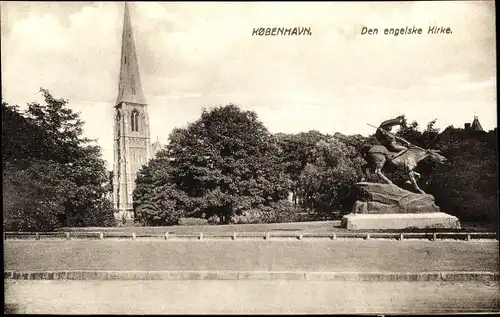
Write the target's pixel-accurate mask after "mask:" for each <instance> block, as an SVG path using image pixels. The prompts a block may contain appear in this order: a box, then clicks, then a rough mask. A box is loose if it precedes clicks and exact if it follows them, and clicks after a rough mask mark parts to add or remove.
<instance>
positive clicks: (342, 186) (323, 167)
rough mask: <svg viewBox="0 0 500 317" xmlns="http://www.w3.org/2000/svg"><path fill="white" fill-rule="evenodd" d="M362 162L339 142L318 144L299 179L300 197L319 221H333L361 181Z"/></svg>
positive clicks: (354, 152) (334, 140) (329, 141)
mask: <svg viewBox="0 0 500 317" xmlns="http://www.w3.org/2000/svg"><path fill="white" fill-rule="evenodd" d="M363 163H364V161H363V159H362V158H361V156H360V155H359V153H358V152H357V151H356V149H355V148H354V147H353V146H350V145H347V144H345V143H344V142H342V141H340V140H339V139H338V138H336V137H333V138H330V139H329V140H328V141H320V142H319V143H318V144H317V145H316V147H315V149H314V151H313V154H312V163H308V164H307V166H306V168H305V169H304V171H303V172H302V174H301V176H300V178H301V179H300V192H299V194H300V197H301V199H302V201H303V204H304V206H305V207H307V208H309V209H312V210H314V211H315V212H316V214H317V217H318V220H319V219H332V217H333V216H334V212H336V211H340V209H341V207H342V201H343V199H344V198H345V197H347V195H348V194H349V192H350V189H351V187H352V185H354V184H355V183H356V182H357V181H359V179H360V178H361V166H362V165H363Z"/></svg>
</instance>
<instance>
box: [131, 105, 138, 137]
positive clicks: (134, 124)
mask: <svg viewBox="0 0 500 317" xmlns="http://www.w3.org/2000/svg"><path fill="white" fill-rule="evenodd" d="M130 119H131V120H130V121H131V126H132V131H135V132H137V131H139V111H137V110H134V111H132V114H131V117H130Z"/></svg>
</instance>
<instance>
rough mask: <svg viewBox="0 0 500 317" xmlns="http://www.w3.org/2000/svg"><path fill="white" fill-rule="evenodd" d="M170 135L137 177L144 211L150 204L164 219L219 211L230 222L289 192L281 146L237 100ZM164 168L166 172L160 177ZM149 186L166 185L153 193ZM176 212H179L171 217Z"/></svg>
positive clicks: (138, 201) (137, 195)
mask: <svg viewBox="0 0 500 317" xmlns="http://www.w3.org/2000/svg"><path fill="white" fill-rule="evenodd" d="M169 139H170V142H169V144H168V146H167V147H166V149H165V152H162V154H161V155H160V156H161V159H160V160H158V161H152V162H151V163H150V164H148V166H147V167H145V168H144V169H143V171H141V172H140V173H139V175H138V178H137V180H136V183H137V189H136V193H135V199H136V203H135V205H136V208H137V210H144V212H141V213H140V214H141V215H144V214H145V210H146V209H149V210H151V212H150V213H151V214H155V216H156V217H158V218H157V219H158V221H159V222H163V223H165V222H167V221H168V219H173V218H176V217H178V215H180V214H183V215H188V216H191V217H192V216H195V217H201V216H204V217H206V218H210V217H212V216H214V215H216V216H217V217H219V218H220V219H221V221H222V222H223V223H228V222H230V220H231V218H232V217H233V216H235V215H238V214H241V213H242V212H243V211H245V210H249V209H251V208H254V207H258V206H266V205H269V204H270V203H271V202H275V201H279V200H281V199H284V198H285V197H286V194H287V188H288V184H287V180H286V177H285V175H284V171H283V167H282V165H281V164H280V161H279V159H280V157H279V154H280V148H279V147H278V145H277V141H276V139H275V138H274V137H273V136H272V135H271V134H270V133H269V132H268V131H267V129H266V128H265V127H264V125H263V124H262V123H261V122H260V121H258V119H257V115H256V114H255V113H254V112H251V111H242V110H240V109H239V108H238V107H237V106H235V105H227V106H224V107H217V108H214V109H212V110H211V111H207V110H204V111H203V113H202V116H201V118H200V119H199V120H197V121H196V122H194V123H192V124H190V125H189V126H188V127H187V128H185V129H176V130H174V131H173V132H172V134H171V135H170V138H169ZM160 156H158V157H157V158H160ZM162 169H163V170H164V174H163V175H166V176H165V177H164V178H161V179H160V178H159V177H155V176H154V175H155V173H156V171H157V170H162ZM155 181H156V183H155ZM147 188H162V189H158V193H157V194H155V195H154V197H153V196H150V195H148V194H147V193H146V191H147ZM174 202H175V203H174ZM148 206H149V207H148ZM173 212H175V213H177V216H175V217H173V218H172V217H171V216H168V215H171V214H172V213H173ZM169 217H170V218H169ZM143 219H144V218H143ZM142 221H144V220H142Z"/></svg>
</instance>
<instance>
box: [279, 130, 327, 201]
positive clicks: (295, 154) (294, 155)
mask: <svg viewBox="0 0 500 317" xmlns="http://www.w3.org/2000/svg"><path fill="white" fill-rule="evenodd" d="M276 138H277V140H278V144H279V146H280V148H281V164H283V165H284V167H285V172H286V174H287V175H288V177H289V179H290V190H291V192H292V198H293V202H294V204H295V206H297V205H298V203H299V202H298V200H297V198H298V197H297V193H298V189H299V186H300V185H299V182H300V174H301V173H302V171H303V170H304V168H305V167H306V165H307V163H310V162H311V159H312V151H313V150H314V148H315V146H316V144H317V143H318V142H319V141H321V140H327V138H328V136H327V135H324V134H322V133H320V132H318V131H314V130H312V131H309V132H301V133H298V134H284V133H278V134H276Z"/></svg>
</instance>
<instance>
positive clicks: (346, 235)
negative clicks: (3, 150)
mask: <svg viewBox="0 0 500 317" xmlns="http://www.w3.org/2000/svg"><path fill="white" fill-rule="evenodd" d="M145 238H146V239H163V240H200V241H202V240H221V239H225V240H247V239H263V240H280V239H293V240H310V239H330V240H337V239H364V240H371V239H392V240H399V241H403V240H408V239H424V240H431V241H438V240H450V239H453V240H463V241H472V240H479V239H481V240H482V239H488V240H498V236H497V233H495V232H432V233H420V232H392V233H391V232H387V233H386V232H295V233H293V232H196V233H174V232H165V233H161V234H160V233H144V232H137V233H136V232H109V231H101V232H99V231H96V232H88V231H81V232H78V231H72V232H4V240H7V239H10V240H46V239H58V240H72V239H97V240H104V239H131V240H137V239H145Z"/></svg>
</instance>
